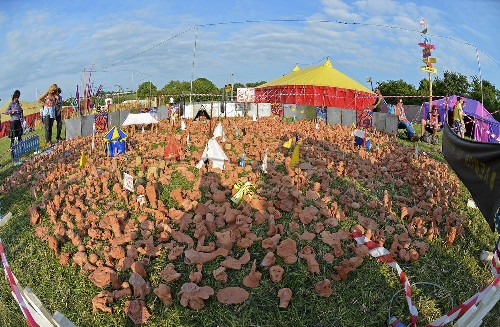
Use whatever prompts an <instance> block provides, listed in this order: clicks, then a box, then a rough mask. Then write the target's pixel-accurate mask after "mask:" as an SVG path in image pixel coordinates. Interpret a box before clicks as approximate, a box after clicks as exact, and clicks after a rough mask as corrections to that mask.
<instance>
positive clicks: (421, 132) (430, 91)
mask: <svg viewBox="0 0 500 327" xmlns="http://www.w3.org/2000/svg"><path fill="white" fill-rule="evenodd" d="M428 109H429V112H431V110H432V73H430V72H429V108H428ZM422 115H424V112H422ZM425 118H427V117H422V119H421V120H420V121H422V120H423V119H425ZM424 134H425V124H422V125H420V136H424Z"/></svg>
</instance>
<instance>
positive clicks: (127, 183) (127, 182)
mask: <svg viewBox="0 0 500 327" xmlns="http://www.w3.org/2000/svg"><path fill="white" fill-rule="evenodd" d="M123 188H124V189H126V190H129V191H130V192H134V177H132V175H129V174H127V173H125V172H124V173H123Z"/></svg>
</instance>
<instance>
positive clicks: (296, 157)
mask: <svg viewBox="0 0 500 327" xmlns="http://www.w3.org/2000/svg"><path fill="white" fill-rule="evenodd" d="M298 163H299V145H298V144H296V145H295V148H293V153H292V160H290V167H293V166H294V165H296V164H298Z"/></svg>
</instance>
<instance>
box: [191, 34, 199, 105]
mask: <svg viewBox="0 0 500 327" xmlns="http://www.w3.org/2000/svg"><path fill="white" fill-rule="evenodd" d="M197 40H198V26H196V32H195V37H194V47H193V66H192V68H191V91H190V92H189V105H190V106H191V105H192V102H191V95H192V94H193V78H194V60H195V58H196V41H197Z"/></svg>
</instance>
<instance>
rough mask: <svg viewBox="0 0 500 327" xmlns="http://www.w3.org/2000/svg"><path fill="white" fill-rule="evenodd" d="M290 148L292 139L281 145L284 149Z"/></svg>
mask: <svg viewBox="0 0 500 327" xmlns="http://www.w3.org/2000/svg"><path fill="white" fill-rule="evenodd" d="M291 146H292V138H290V139H289V140H288V141H286V142H285V143H283V147H284V148H287V149H290V147H291Z"/></svg>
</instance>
